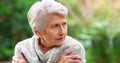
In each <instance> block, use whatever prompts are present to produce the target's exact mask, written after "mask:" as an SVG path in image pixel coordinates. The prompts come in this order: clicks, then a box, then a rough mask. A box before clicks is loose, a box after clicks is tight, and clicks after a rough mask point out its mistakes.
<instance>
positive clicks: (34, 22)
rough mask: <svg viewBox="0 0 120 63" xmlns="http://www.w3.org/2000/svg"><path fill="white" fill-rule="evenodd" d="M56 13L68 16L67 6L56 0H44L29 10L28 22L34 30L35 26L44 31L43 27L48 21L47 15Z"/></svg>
mask: <svg viewBox="0 0 120 63" xmlns="http://www.w3.org/2000/svg"><path fill="white" fill-rule="evenodd" d="M54 13H57V14H60V15H63V16H65V17H66V16H67V14H68V10H67V8H66V7H65V6H63V5H62V4H60V3H58V2H56V1H54V0H42V1H39V2H36V3H35V4H33V5H32V7H31V8H30V10H29V11H28V22H29V24H30V26H31V28H32V30H33V28H34V27H35V28H36V30H38V31H40V32H41V31H43V28H44V26H45V23H46V20H45V17H46V15H47V14H54Z"/></svg>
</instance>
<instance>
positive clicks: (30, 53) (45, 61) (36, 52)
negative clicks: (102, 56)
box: [14, 35, 86, 63]
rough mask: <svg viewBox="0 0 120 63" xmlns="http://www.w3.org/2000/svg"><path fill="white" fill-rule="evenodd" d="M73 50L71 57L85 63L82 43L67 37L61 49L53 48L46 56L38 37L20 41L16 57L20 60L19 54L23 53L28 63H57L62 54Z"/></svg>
mask: <svg viewBox="0 0 120 63" xmlns="http://www.w3.org/2000/svg"><path fill="white" fill-rule="evenodd" d="M69 50H72V51H73V53H72V54H71V55H79V56H81V61H82V63H85V62H86V60H85V49H84V47H83V46H82V44H81V43H80V42H78V41H77V40H75V39H74V38H72V37H70V36H66V38H65V42H64V43H63V44H62V45H61V46H59V47H53V48H52V49H50V50H49V51H47V52H46V53H45V54H43V53H42V51H41V49H40V47H39V45H38V41H37V36H35V35H33V36H32V37H31V38H28V39H25V40H23V41H20V42H18V43H17V44H16V46H15V51H14V56H15V57H16V58H18V53H19V52H22V53H23V55H24V58H25V59H26V61H27V63H56V62H57V60H58V59H59V58H60V56H61V54H64V53H65V52H66V51H69Z"/></svg>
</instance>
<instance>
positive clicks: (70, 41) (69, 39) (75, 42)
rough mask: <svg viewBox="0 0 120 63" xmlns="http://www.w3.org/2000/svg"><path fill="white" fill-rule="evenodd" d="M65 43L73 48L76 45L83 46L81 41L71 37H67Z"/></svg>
mask: <svg viewBox="0 0 120 63" xmlns="http://www.w3.org/2000/svg"><path fill="white" fill-rule="evenodd" d="M65 43H66V44H68V45H70V46H72V45H73V46H75V45H77V46H80V45H82V44H81V42H80V41H78V40H76V39H74V38H72V37H71V36H66V40H65Z"/></svg>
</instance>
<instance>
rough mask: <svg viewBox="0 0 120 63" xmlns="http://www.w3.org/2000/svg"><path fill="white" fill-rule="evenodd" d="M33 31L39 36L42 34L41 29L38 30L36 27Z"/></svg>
mask: <svg viewBox="0 0 120 63" xmlns="http://www.w3.org/2000/svg"><path fill="white" fill-rule="evenodd" d="M33 31H34V33H35V35H37V36H38V37H40V35H41V34H40V32H39V31H37V30H36V28H34V29H33Z"/></svg>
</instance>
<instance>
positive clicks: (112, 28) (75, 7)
mask: <svg viewBox="0 0 120 63" xmlns="http://www.w3.org/2000/svg"><path fill="white" fill-rule="evenodd" d="M36 1H38V0H0V62H5V61H11V59H12V56H13V54H14V47H15V45H16V43H17V42H19V41H21V40H24V39H26V38H28V37H31V36H32V35H33V33H32V31H31V29H30V27H29V24H28V22H27V12H28V10H29V8H30V6H31V5H32V4H33V3H35V2H36ZM57 1H58V2H61V3H62V4H64V5H65V6H66V7H67V8H68V10H69V14H68V16H67V23H68V35H70V36H72V37H74V38H75V39H77V40H78V41H80V42H81V43H82V44H83V46H84V47H85V50H86V61H87V62H86V63H120V4H119V3H120V0H57Z"/></svg>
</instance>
